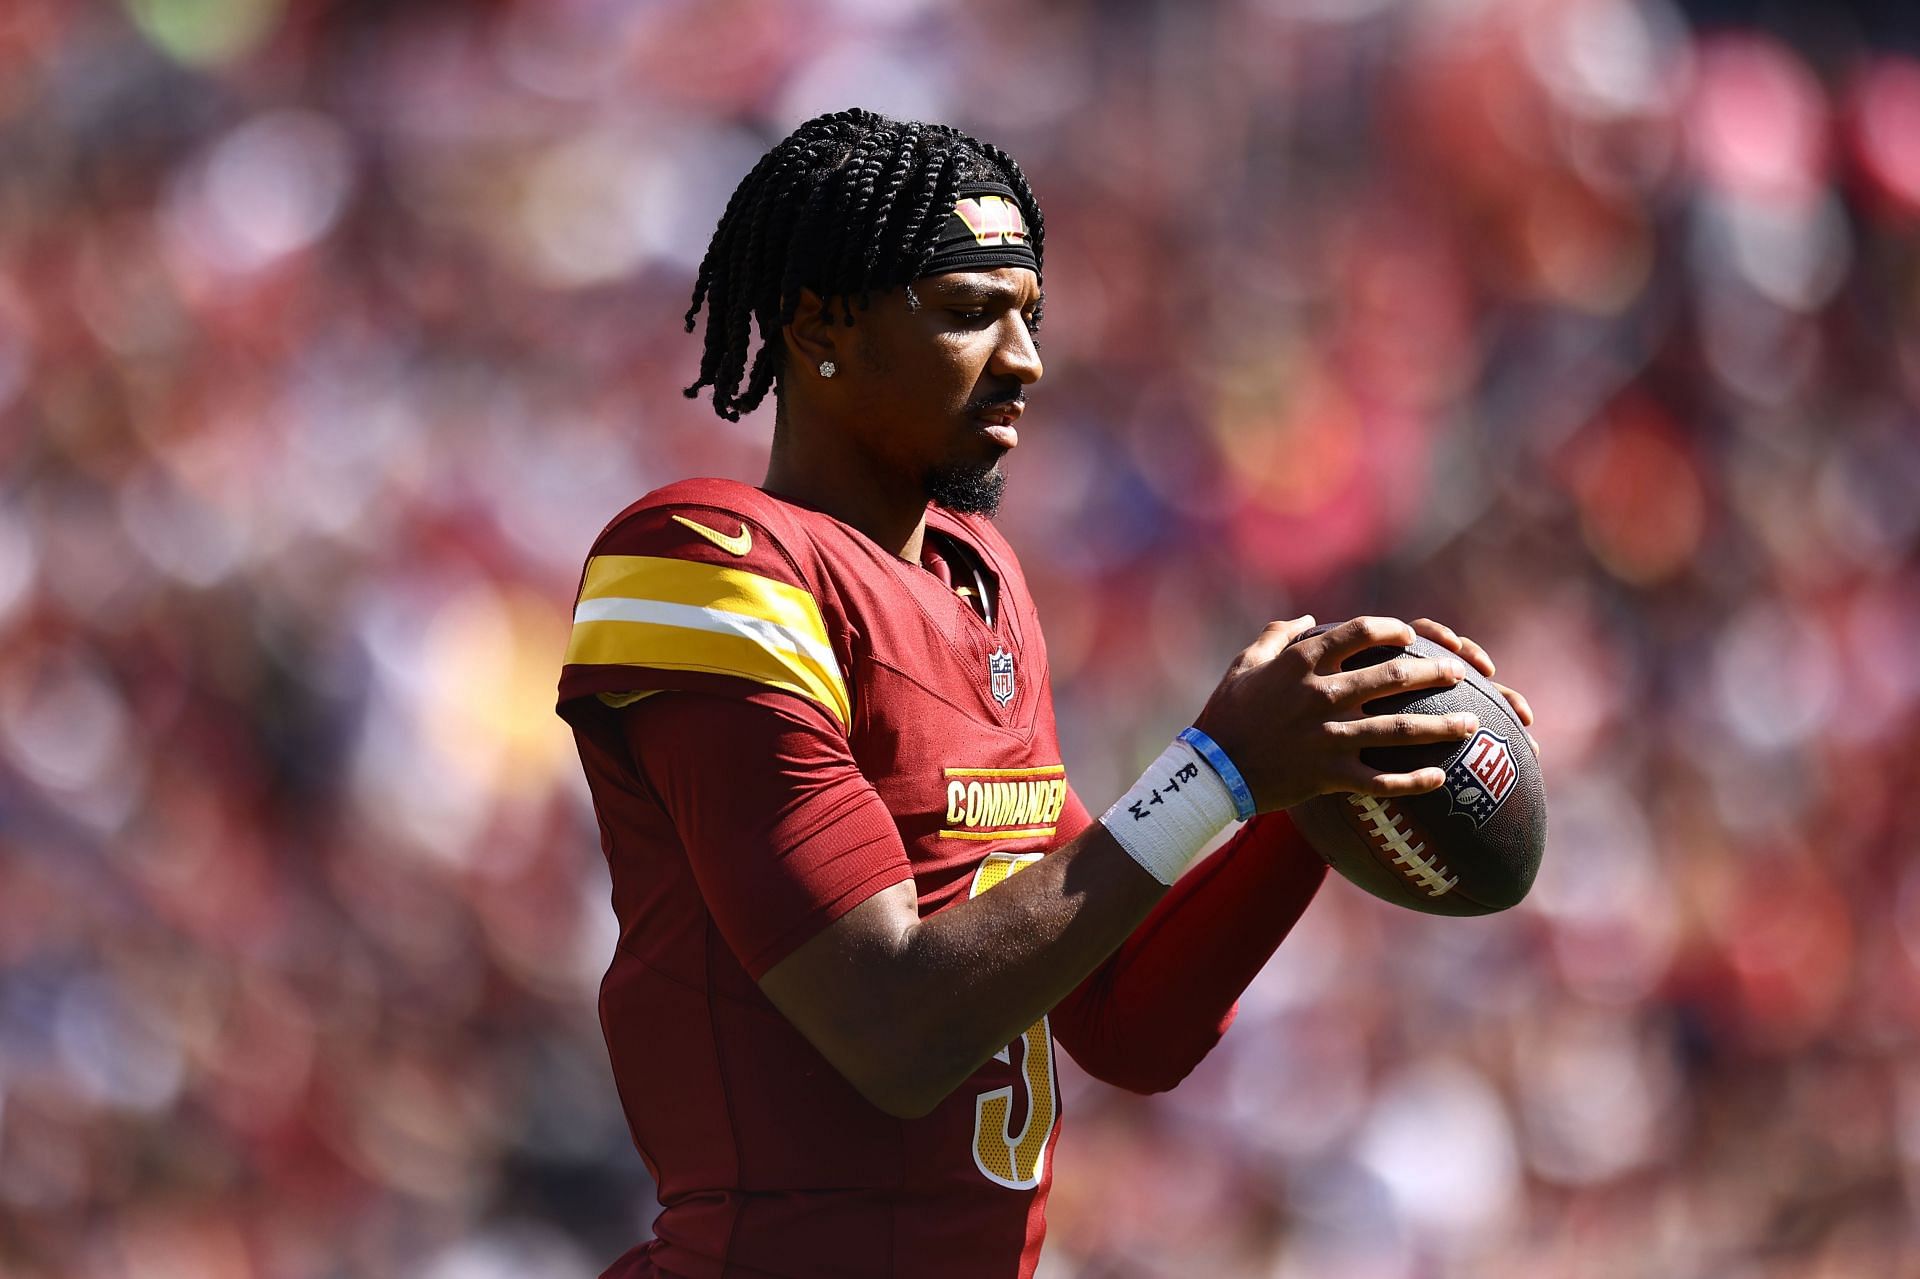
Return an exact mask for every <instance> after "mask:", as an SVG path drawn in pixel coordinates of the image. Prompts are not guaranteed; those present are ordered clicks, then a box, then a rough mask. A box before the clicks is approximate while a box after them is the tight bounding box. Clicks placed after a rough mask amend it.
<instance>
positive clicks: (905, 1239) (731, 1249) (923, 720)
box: [560, 480, 1217, 1279]
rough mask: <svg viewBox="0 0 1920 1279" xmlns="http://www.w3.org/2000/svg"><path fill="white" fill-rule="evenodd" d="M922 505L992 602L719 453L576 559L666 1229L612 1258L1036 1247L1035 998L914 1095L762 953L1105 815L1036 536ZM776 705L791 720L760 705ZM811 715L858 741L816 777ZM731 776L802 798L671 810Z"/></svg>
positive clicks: (868, 1260)
mask: <svg viewBox="0 0 1920 1279" xmlns="http://www.w3.org/2000/svg"><path fill="white" fill-rule="evenodd" d="M928 529H929V533H930V535H931V536H930V539H929V540H930V545H935V544H938V543H939V542H940V541H943V540H944V541H945V542H946V549H947V550H948V552H949V553H953V554H955V555H956V556H957V558H959V559H960V560H961V561H962V562H963V563H964V562H965V561H967V560H969V559H971V560H973V561H975V563H974V564H973V565H971V566H969V567H974V568H979V569H981V570H983V571H982V572H981V574H980V578H981V581H980V582H974V578H973V577H972V575H971V574H970V573H968V572H962V573H960V574H958V576H959V577H961V579H962V581H963V584H965V583H969V582H972V583H974V585H975V586H976V587H979V586H982V585H983V586H984V589H985V591H986V594H987V595H988V597H989V599H990V602H991V614H992V621H991V623H989V622H988V621H986V620H984V619H983V618H982V616H981V615H980V614H979V613H978V612H976V610H975V608H974V607H973V606H972V605H971V604H970V603H969V602H968V600H966V599H964V598H962V596H961V594H960V593H957V592H956V589H955V587H954V585H953V584H951V583H950V582H949V581H945V580H942V577H941V576H940V575H938V574H936V572H934V571H930V569H929V567H928V566H927V565H924V564H914V563H909V562H907V561H905V560H903V559H901V558H899V557H898V556H895V555H892V554H890V553H888V552H887V551H885V550H883V549H882V548H881V547H879V546H877V545H876V544H874V543H873V542H872V541H871V540H869V539H868V538H867V537H866V536H864V535H863V534H861V533H859V532H857V531H855V530H854V529H852V528H850V527H849V526H847V525H845V524H843V523H841V522H840V521H838V520H836V519H834V518H832V517H831V516H828V515H825V514H822V513H820V512H817V511H813V510H809V509H806V508H804V507H800V506H796V505H794V504H792V503H789V502H785V501H782V500H779V499H776V498H774V497H771V496H769V495H768V494H766V493H763V492H761V491H760V490H758V489H754V488H751V487H748V486H745V485H742V484H737V483H732V482H727V481H719V480H694V481H688V482H684V483H680V484H675V485H671V486H669V487H667V488H664V489H661V490H658V491H657V492H655V493H653V494H650V495H649V496H648V497H646V498H644V499H642V500H641V501H640V502H638V503H636V504H635V505H634V506H632V507H630V508H629V509H628V510H627V511H626V512H624V513H623V514H622V515H621V516H620V517H619V518H618V519H617V520H615V521H614V523H613V524H612V525H610V526H609V527H608V529H607V531H606V532H605V533H603V534H602V535H601V537H600V538H599V540H598V541H597V542H596V544H595V546H594V548H593V552H592V556H591V558H590V559H589V560H588V562H587V566H586V571H585V574H584V576H583V579H582V584H581V589H580V594H579V601H578V606H577V610H576V613H575V621H574V628H573V635H572V640H571V643H570V645H569V648H568V653H567V664H566V667H565V670H564V672H563V674H562V677H561V681H560V702H561V707H560V709H561V712H562V714H563V715H565V716H566V717H567V719H568V721H569V722H570V723H571V724H572V725H573V726H574V728H575V731H576V738H577V741H578V743H579V747H580V752H581V758H582V761H583V762H584V764H585V767H586V771H587V777H588V781H589V783H590V785H591V788H592V791H593V798H594V804H595V808H596V810H597V812H598V815H599V819H600V825H601V832H602V843H603V847H604V850H605V852H606V855H607V860H608V863H609V865H610V867H611V870H612V876H613V902H614V908H615V911H616V913H617V914H618V917H619V922H620V940H619V945H618V948H617V950H616V952H615V955H614V957H613V961H612V964H611V966H610V967H609V969H608V971H607V975H606V978H605V981H604V982H603V984H602V988H601V999H600V1010H601V1020H602V1025H603V1028H604V1030H605V1033H606V1037H607V1045H608V1050H609V1054H610V1056H611V1058H612V1062H613V1069H614V1075H615V1078H616V1081H617V1083H618V1086H619V1089H620V1095H621V1099H622V1102H623V1105H624V1106H625V1109H626V1114H627V1118H628V1123H629V1125H630V1127H631V1129H632V1132H633V1137H634V1140H635V1143H636V1144H637V1145H638V1147H639V1148H640V1150H641V1153H642V1154H643V1156H644V1157H645V1158H646V1160H647V1163H648V1166H649V1167H650V1169H651V1170H652V1171H653V1173H654V1175H655V1178H656V1180H657V1182H658V1185H659V1194H660V1201H661V1204H662V1205H663V1210H662V1212H661V1215H660V1217H659V1219H658V1220H657V1222H656V1224H655V1235H656V1238H655V1239H654V1240H653V1241H652V1242H650V1243H648V1244H646V1245H644V1246H643V1247H641V1248H638V1249H636V1250H635V1251H634V1252H633V1253H630V1254H629V1255H628V1256H627V1257H626V1258H623V1259H622V1262H621V1263H620V1264H618V1265H616V1267H615V1268H614V1270H612V1271H610V1272H609V1273H610V1274H620V1275H627V1274H676V1275H689V1276H709V1275H712V1276H719V1275H737V1274H738V1275H746V1274H780V1275H787V1274H793V1275H811V1274H833V1275H846V1276H869V1275H872V1276H878V1275H895V1274H899V1275H916V1276H930V1277H937V1276H942V1275H953V1276H968V1277H969V1279H974V1277H977V1276H982V1275H1009V1276H1011V1275H1021V1276H1026V1275H1030V1274H1032V1272H1033V1269H1034V1266H1035V1264H1036V1262H1037V1260H1038V1256H1039V1249H1040V1240H1041V1236H1042V1233H1043V1230H1044V1226H1043V1210H1044V1206H1045V1200H1046V1196H1047V1188H1048V1182H1049V1176H1050V1171H1051V1170H1050V1166H1049V1165H1050V1159H1049V1156H1050V1153H1051V1149H1052V1145H1053V1141H1054V1138H1055V1135H1056V1133H1057V1129H1058V1124H1057V1121H1058V1116H1059V1096H1058V1091H1057V1089H1056V1088H1055V1083H1054V1048H1053V1042H1052V1036H1051V1033H1050V1030H1049V1026H1048V1023H1047V1019H1045V1018H1042V1019H1041V1020H1040V1021H1038V1022H1036V1023H1035V1024H1034V1025H1033V1026H1032V1028H1031V1029H1029V1030H1028V1031H1027V1032H1026V1034H1024V1035H1023V1036H1021V1038H1020V1039H1019V1041H1017V1042H1016V1043H1014V1044H1012V1045H1010V1046H1009V1047H1008V1049H1007V1051H1005V1052H1003V1053H1001V1054H1000V1055H999V1056H998V1057H996V1058H994V1059H991V1060H989V1061H987V1062H986V1063H985V1064H984V1065H983V1066H982V1067H981V1068H980V1069H979V1070H978V1071H977V1072H976V1073H975V1074H974V1076H973V1077H972V1078H971V1079H970V1080H968V1081H967V1083H965V1084H964V1085H962V1086H961V1087H959V1088H958V1089H956V1090H955V1091H954V1092H953V1093H952V1094H951V1095H950V1096H949V1097H948V1098H947V1099H946V1100H945V1101H944V1102H942V1103H941V1104H940V1106H939V1107H938V1108H937V1109H935V1110H934V1111H933V1112H932V1113H931V1114H929V1115H927V1116H925V1117H923V1118H919V1119H912V1120H902V1119H896V1118H893V1117H890V1116H888V1115H887V1114H885V1113H884V1112H882V1111H881V1110H879V1109H878V1108H876V1107H875V1106H873V1105H871V1104H870V1103H868V1102H867V1101H865V1100H864V1099H863V1098H862V1097H861V1096H860V1095H859V1094H858V1093H857V1092H856V1091H855V1090H854V1089H853V1088H852V1086H851V1085H850V1084H848V1083H847V1082H846V1081H845V1080H844V1079H843V1078H842V1077H841V1076H840V1075H839V1074H838V1072H836V1071H835V1070H834V1069H833V1068H832V1067H831V1066H830V1065H829V1064H828V1063H827V1062H826V1060H825V1059H824V1058H823V1057H821V1056H820V1054H819V1053H818V1052H817V1051H815V1049H814V1048H813V1047H812V1045H811V1044H809V1043H808V1042H807V1041H806V1040H805V1039H804V1038H803V1037H802V1036H801V1035H800V1034H799V1032H798V1031H796V1030H795V1029H794V1028H793V1026H792V1025H791V1024H790V1023H789V1022H788V1021H787V1020H786V1019H785V1018H784V1017H783V1016H781V1014H780V1013H779V1012H778V1011H777V1010H776V1009H775V1008H774V1007H773V1005H772V1004H771V1003H770V1002H769V1001H768V1000H767V999H766V997H765V996H764V995H762V994H761V992H760V989H759V987H758V985H757V984H756V979H757V978H758V977H759V976H760V975H761V974H763V973H764V972H765V971H766V970H767V969H768V968H770V967H771V966H773V965H774V964H776V963H778V962H779V961H780V960H781V959H782V958H784V957H785V956H786V955H787V954H789V953H791V951H792V950H793V949H794V948H795V947H796V946H798V945H799V944H801V943H802V942H804V941H805V940H807V939H808V938H809V937H811V936H813V935H815V934H816V933H818V932H819V931H820V930H821V929H822V928H824V927H826V925H827V924H829V923H830V922H832V920H834V919H836V918H838V917H839V916H840V915H842V914H844V913H845V912H846V911H848V910H851V909H852V908H853V907H854V906H856V905H858V904H860V903H861V902H862V901H865V900H867V899H868V898H869V897H871V896H872V895H873V894H874V893H876V892H879V891H880V890H882V889H884V888H887V887H889V886H891V885H893V884H897V883H901V882H904V881H906V880H909V879H910V880H911V881H912V883H913V885H914V887H915V890H916V892H917V893H918V896H919V906H920V913H921V914H922V916H925V915H928V914H931V913H933V912H935V911H938V910H942V909H944V908H946V907H948V906H951V905H953V904H954V903H956V902H959V901H963V900H965V899H966V898H967V897H969V896H970V895H974V894H978V893H981V892H985V891H988V890H990V889H991V888H992V887H993V886H994V885H995V884H997V883H999V882H1000V881H1001V880H1003V879H1004V878H1006V877H1007V876H1008V875H1009V874H1012V873H1014V872H1016V871H1017V870H1019V869H1020V868H1021V867H1022V866H1024V865H1026V864H1027V863H1029V862H1031V861H1032V860H1034V859H1035V858H1037V857H1039V856H1041V855H1042V854H1044V853H1045V852H1046V851H1047V850H1048V849H1049V848H1051V847H1053V846H1054V845H1055V844H1057V843H1058V842H1060V841H1062V840H1064V839H1066V838H1070V837H1071V836H1072V835H1073V834H1075V833H1077V832H1078V830H1079V829H1080V828H1082V827H1084V826H1085V824H1086V823H1087V820H1088V819H1087V815H1086V813H1085V811H1084V810H1083V809H1082V808H1081V807H1080V806H1079V804H1078V802H1077V801H1076V800H1074V798H1073V797H1072V794H1071V792H1070V791H1069V790H1068V787H1067V781H1066V773H1065V769H1064V768H1063V767H1062V764H1061V760H1060V749H1059V744H1058V740H1057V736H1056V732H1055V727H1054V716H1053V704H1052V695H1051V690H1050V688H1049V684H1048V675H1047V655H1046V647H1045V645H1044V643H1043V642H1042V640H1041V635H1040V625H1039V622H1038V620H1037V619H1036V617H1035V615H1034V611H1033V604H1032V601H1031V600H1030V599H1029V597H1028V594H1027V587H1026V583H1025V581H1024V580H1023V578H1022V576H1021V573H1020V566H1019V564H1018V562H1017V561H1016V560H1015V559H1014V556H1013V553H1012V551H1011V550H1010V549H1009V548H1008V546H1007V545H1006V543H1005V542H1004V541H1003V540H1002V539H1001V538H1000V537H999V535H998V534H997V533H996V532H995V531H994V529H993V527H992V526H991V525H990V524H989V523H988V522H987V521H985V520H983V519H976V518H971V517H966V516H957V515H952V514H949V513H947V512H945V511H942V510H940V509H938V508H935V509H933V510H931V511H929V513H928ZM936 567H938V566H937V565H936ZM662 692H673V693H680V694H686V693H691V694H694V695H695V696H691V697H688V696H673V697H658V698H657V699H656V698H655V695H657V694H659V693H662ZM774 723H777V724H780V725H785V726H786V727H787V729H788V730H790V731H788V732H787V735H786V736H780V737H777V738H775V737H769V736H768V731H770V730H768V731H763V728H762V726H763V725H766V724H774ZM806 734H812V735H813V736H814V737H815V738H817V739H818V740H820V741H821V742H823V743H825V745H824V746H823V748H822V749H823V750H825V751H826V752H827V753H828V754H830V755H833V756H834V757H835V758H836V759H840V760H843V761H844V760H845V759H846V758H847V757H849V756H850V760H851V764H850V765H849V766H847V767H844V768H841V769H839V770H838V772H835V771H834V770H833V769H830V768H829V769H824V770H822V771H820V772H819V773H818V776H819V777H820V778H821V779H823V780H820V781H818V783H817V785H818V787H819V788H820V789H819V791H818V792H817V793H815V792H814V791H812V790H810V788H813V787H815V785H816V783H815V781H814V780H813V779H814V778H815V776H816V773H815V772H814V771H813V770H812V765H811V764H810V763H809V761H808V760H807V759H806V758H804V757H802V758H784V757H780V758H775V757H770V756H769V750H770V749H771V748H769V747H768V746H767V745H766V743H767V742H768V741H771V740H778V741H782V742H784V741H789V740H795V739H797V738H803V737H804V736H805V735H806ZM676 742H679V743H682V744H685V743H692V742H698V743H700V744H701V746H702V750H703V751H705V752H706V754H707V756H708V757H712V756H713V755H714V753H715V748H716V745H717V746H718V747H719V758H721V759H722V760H724V761H725V764H724V766H721V767H714V766H710V765H703V767H702V771H701V772H700V773H699V775H698V776H696V777H693V778H691V779H688V778H686V777H684V776H679V775H677V773H676V767H675V762H676V758H677V756H676V754H675V743H676ZM734 742H737V743H738V745H737V747H735V746H733V745H731V743H734ZM780 749H781V750H785V748H780ZM802 755H804V752H802ZM652 761H658V762H657V764H656V763H653V762H652ZM855 766H857V771H856V767H855ZM849 778H851V779H852V780H851V782H850V781H849V780H848V779H849ZM769 779H772V780H769ZM688 787H693V788H695V789H696V790H697V791H698V792H699V793H697V794H695V795H693V796H692V797H691V798H689V797H688V796H687V794H686V791H687V788H688ZM770 787H771V788H773V790H774V791H776V792H777V793H773V794H769V788H770ZM854 792H858V793H854ZM875 795H877V797H878V800H879V801H880V803H883V804H884V812H883V817H882V823H883V825H884V824H885V819H887V818H890V821H891V829H887V830H885V831H884V836H885V837H884V838H879V837H876V835H875V832H874V830H873V829H872V826H871V824H868V825H864V826H863V825H862V824H861V823H859V822H858V821H851V820H850V821H845V822H836V821H835V820H833V815H834V814H836V813H838V812H841V811H843V810H844V811H855V810H856V809H858V808H859V806H860V805H861V804H862V803H863V802H864V804H865V805H866V807H867V808H868V809H869V810H870V811H874V812H880V811H882V810H880V809H879V808H878V806H877V805H875V804H874V803H873V799H874V796H875ZM734 796H737V797H738V799H737V805H738V806H739V807H741V808H753V809H758V808H768V809H770V810H772V811H773V812H774V813H775V818H774V820H776V821H777V820H784V819H783V818H782V817H781V814H782V813H783V812H784V811H785V808H794V809H798V810H804V811H805V812H806V813H809V814H813V815H814V816H810V817H808V819H807V821H808V822H809V823H810V824H809V825H807V826H806V828H805V829H804V830H803V831H801V832H799V833H796V832H795V831H794V830H793V829H792V828H791V827H784V826H783V827H779V828H778V829H779V830H780V831H781V832H782V833H780V834H778V835H770V836H769V837H767V838H765V839H761V838H758V837H756V838H752V839H738V842H737V844H736V845H735V846H725V847H720V848H718V849H716V848H715V847H714V840H713V839H711V838H709V837H708V836H707V835H705V834H704V833H702V832H701V831H696V830H690V829H683V827H686V826H687V825H688V821H689V820H690V819H684V820H682V822H681V824H680V826H676V823H675V820H674V814H675V812H687V811H693V810H695V809H697V808H699V807H700V805H699V804H698V803H697V802H696V801H698V800H700V799H703V798H704V799H706V800H707V801H708V807H709V809H711V808H712V806H713V804H712V801H714V800H716V799H717V800H720V801H724V802H732V799H731V797H734ZM724 802H723V804H722V807H723V808H724V807H725V803H724ZM783 805H784V806H785V808H783ZM820 814H825V815H826V816H824V817H821V816H818V815H820ZM769 829H773V828H771V827H770V828H769ZM736 839H737V836H736ZM696 846H697V847H696ZM1214 1033H1216V1034H1217V1031H1216V1032H1214Z"/></svg>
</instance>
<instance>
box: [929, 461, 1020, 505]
mask: <svg viewBox="0 0 1920 1279" xmlns="http://www.w3.org/2000/svg"><path fill="white" fill-rule="evenodd" d="M1006 488H1007V477H1006V475H1005V474H1004V473H1003V472H1002V471H1001V470H1000V467H999V465H998V463H997V461H996V462H984V463H983V462H967V463H954V464H952V465H949V466H943V467H940V468H939V469H937V470H933V471H929V472H928V473H927V479H926V489H927V499H928V500H929V501H931V502H934V503H936V504H938V505H940V506H944V507H946V508H947V509H948V510H949V511H954V512H957V513H959V514H961V515H984V516H986V517H987V518H988V519H992V518H993V517H994V516H995V515H996V514H998V513H999V511H1000V495H1001V494H1002V493H1004V492H1005V491H1006Z"/></svg>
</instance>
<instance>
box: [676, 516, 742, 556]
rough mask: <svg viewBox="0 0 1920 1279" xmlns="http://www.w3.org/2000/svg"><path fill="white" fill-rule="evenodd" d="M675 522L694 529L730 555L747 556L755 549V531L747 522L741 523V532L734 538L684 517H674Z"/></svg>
mask: <svg viewBox="0 0 1920 1279" xmlns="http://www.w3.org/2000/svg"><path fill="white" fill-rule="evenodd" d="M673 522H674V523H675V524H680V525H684V526H685V527H687V528H690V529H692V530H693V531H694V532H696V533H698V534H699V535H700V536H701V537H704V538H706V539H707V540H708V541H709V542H712V543H713V544H714V545H715V546H717V547H719V548H720V549H721V550H723V551H725V552H726V553H727V554H729V555H745V554H746V553H747V552H748V551H750V550H752V549H753V530H752V529H750V528H748V527H747V522H746V521H745V520H741V521H740V532H739V534H738V535H737V536H734V537H728V536H727V535H726V534H725V533H722V532H720V531H718V530H717V529H710V528H708V527H707V526H706V525H704V524H695V523H694V522H693V521H692V520H690V519H688V518H687V517H686V516H684V515H676V516H674V517H673Z"/></svg>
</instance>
